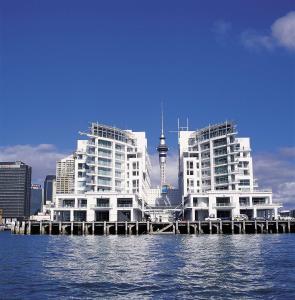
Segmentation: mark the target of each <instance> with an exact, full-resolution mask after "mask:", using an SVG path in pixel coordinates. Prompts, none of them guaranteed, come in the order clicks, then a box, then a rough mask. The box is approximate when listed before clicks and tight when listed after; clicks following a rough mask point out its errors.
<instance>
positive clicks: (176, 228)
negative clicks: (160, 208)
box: [175, 221, 179, 233]
mask: <svg viewBox="0 0 295 300" xmlns="http://www.w3.org/2000/svg"><path fill="white" fill-rule="evenodd" d="M175 231H176V233H179V229H178V221H176V222H175Z"/></svg>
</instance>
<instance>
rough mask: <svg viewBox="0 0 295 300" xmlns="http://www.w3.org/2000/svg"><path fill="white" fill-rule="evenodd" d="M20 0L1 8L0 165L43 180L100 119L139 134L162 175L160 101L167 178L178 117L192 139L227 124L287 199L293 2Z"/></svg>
mask: <svg viewBox="0 0 295 300" xmlns="http://www.w3.org/2000/svg"><path fill="white" fill-rule="evenodd" d="M28 3H29V5H27V4H24V3H22V2H21V1H12V2H10V3H1V5H0V9H1V12H2V13H1V14H2V24H3V26H1V41H2V42H1V46H0V53H1V57H2V67H1V72H0V79H1V80H0V82H1V89H0V90H1V92H0V93H1V94H0V96H1V99H2V100H1V104H2V108H3V109H1V112H0V117H1V118H0V124H1V126H0V160H1V161H3V160H22V161H24V162H25V163H27V164H29V165H31V166H32V167H33V182H36V183H41V182H43V181H44V179H45V176H46V175H48V174H55V172H54V171H55V163H54V162H55V161H56V160H58V159H60V158H62V157H64V156H66V155H67V154H70V153H71V152H73V150H74V149H75V144H74V141H75V140H76V138H77V136H78V131H80V130H85V129H86V128H87V126H88V124H89V122H92V121H98V122H99V123H103V124H109V125H111V126H112V125H116V126H117V127H119V128H124V129H132V130H135V131H146V132H147V138H148V145H149V152H150V154H151V156H152V161H153V162H154V163H155V164H156V167H155V168H153V169H154V170H156V172H157V173H159V172H158V156H157V153H156V147H157V145H158V142H159V140H158V137H159V133H160V127H161V121H160V103H161V102H162V101H163V102H164V109H165V137H166V141H167V145H168V147H169V149H170V151H169V154H168V159H167V178H168V180H170V181H173V178H175V179H174V180H176V178H177V174H176V173H175V174H174V173H173V172H174V170H175V172H176V170H177V168H176V164H175V162H176V158H177V136H176V134H175V133H169V131H174V130H176V129H177V118H178V117H180V119H181V125H185V124H186V118H187V117H188V118H189V127H190V129H192V130H195V129H197V128H203V127H206V126H207V125H209V124H215V123H219V122H223V121H224V120H234V121H236V122H237V124H238V131H239V134H240V135H241V136H250V137H251V145H252V148H253V159H254V161H255V164H254V166H255V168H256V170H254V175H255V177H257V178H258V179H259V183H260V186H262V187H272V188H273V189H274V192H275V194H277V195H278V196H279V197H281V198H282V200H283V201H284V202H285V203H287V202H290V201H291V198H292V196H293V199H294V194H295V172H294V169H295V162H294V158H295V147H294V145H295V140H294V139H295V137H294V132H295V125H294V110H295V108H294V53H295V51H294V50H295V42H294V32H295V30H294V20H295V13H294V12H293V10H294V8H293V4H292V1H284V3H278V2H276V1H261V2H259V4H257V3H255V2H254V1H253V2H247V4H246V3H242V2H240V1H238V2H237V1H229V2H227V4H226V5H225V4H218V3H214V5H215V12H213V11H212V9H211V5H212V3H211V2H208V3H207V4H205V3H202V5H201V4H200V3H199V2H195V1H194V2H192V1H188V2H187V3H186V5H182V7H178V5H177V4H176V2H173V1H169V2H165V1H164V2H162V3H157V2H150V3H149V5H147V4H146V5H144V4H138V3H135V2H132V1H127V2H124V4H122V3H120V2H115V3H116V9H113V8H114V7H113V5H112V4H107V3H104V4H103V3H99V4H97V3H95V2H93V1H90V2H89V3H88V4H87V7H86V6H85V5H84V6H83V5H81V3H78V2H76V1H71V2H67V1H65V2H63V3H59V6H58V9H56V4H57V2H55V3H54V1H53V2H52V3H50V4H49V3H41V4H38V5H37V2H35V1H29V2H28ZM69 4H70V9H69ZM15 7H18V9H16V8H15ZM167 11H168V12H169V13H167ZM231 11H235V14H232V13H231ZM52 20H54V22H52ZM65 20H66V21H65ZM292 24H293V25H292ZM289 25H290V26H289ZM288 26H289V27H288ZM287 27H288V28H291V29H290V32H288V33H289V36H288V39H286V36H285V35H284V32H285V31H284V29H286V28H287ZM292 30H293V31H292ZM292 33H293V35H292ZM19 45H22V47H19ZM57 45H58V46H57ZM157 173H154V174H153V176H154V178H155V179H154V182H155V181H157V178H158V177H157V176H158V175H157ZM172 183H174V182H172Z"/></svg>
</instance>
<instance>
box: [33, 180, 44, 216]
mask: <svg viewBox="0 0 295 300" xmlns="http://www.w3.org/2000/svg"><path fill="white" fill-rule="evenodd" d="M42 192H43V190H42V187H41V184H32V186H31V208H30V215H34V214H36V213H37V212H39V211H41V207H42V198H43V193H42Z"/></svg>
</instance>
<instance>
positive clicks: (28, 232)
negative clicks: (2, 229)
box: [27, 221, 31, 234]
mask: <svg viewBox="0 0 295 300" xmlns="http://www.w3.org/2000/svg"><path fill="white" fill-rule="evenodd" d="M27 234H31V221H29V222H28V227H27Z"/></svg>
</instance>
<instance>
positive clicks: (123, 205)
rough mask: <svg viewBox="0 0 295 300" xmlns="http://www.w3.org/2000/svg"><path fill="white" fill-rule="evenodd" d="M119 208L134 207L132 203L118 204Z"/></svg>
mask: <svg viewBox="0 0 295 300" xmlns="http://www.w3.org/2000/svg"><path fill="white" fill-rule="evenodd" d="M117 207H132V203H118V205H117Z"/></svg>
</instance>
